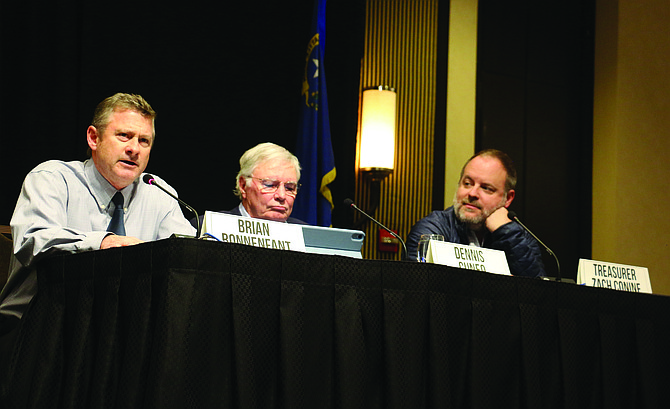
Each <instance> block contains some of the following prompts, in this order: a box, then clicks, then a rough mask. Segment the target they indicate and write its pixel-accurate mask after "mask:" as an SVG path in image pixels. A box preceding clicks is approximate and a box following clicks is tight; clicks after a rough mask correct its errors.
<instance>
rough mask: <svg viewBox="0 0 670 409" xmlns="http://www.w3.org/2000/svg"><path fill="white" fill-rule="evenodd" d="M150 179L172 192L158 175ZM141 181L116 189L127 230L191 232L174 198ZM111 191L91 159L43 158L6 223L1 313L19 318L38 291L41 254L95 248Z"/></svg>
mask: <svg viewBox="0 0 670 409" xmlns="http://www.w3.org/2000/svg"><path fill="white" fill-rule="evenodd" d="M154 178H155V179H156V181H157V182H158V183H159V184H160V185H161V186H162V187H164V188H165V189H166V190H168V191H170V192H171V193H173V194H174V195H176V194H177V192H176V191H175V190H174V189H173V188H172V187H170V186H169V185H168V184H167V183H165V182H164V181H163V180H162V179H160V178H158V177H156V176H154ZM141 179H142V178H141V177H140V178H139V179H138V180H136V181H135V182H133V183H132V184H130V185H129V186H127V187H126V188H124V189H122V190H121V193H122V194H123V197H124V210H125V218H124V223H125V226H126V234H127V235H128V236H133V237H137V238H138V239H140V240H144V241H152V240H159V239H163V238H167V237H170V235H172V234H173V233H177V234H183V235H191V236H195V229H194V228H193V226H191V224H190V223H189V222H188V220H186V218H185V217H184V215H183V213H182V211H181V208H180V207H179V204H178V203H177V201H176V200H174V199H173V198H172V197H170V196H169V195H167V194H165V192H163V191H161V190H160V189H158V188H157V187H155V186H151V185H147V184H145V183H142V182H141ZM115 193H116V189H115V188H114V187H113V186H112V185H111V184H110V183H109V182H108V181H107V180H106V179H105V178H104V177H103V176H102V175H101V174H100V173H99V172H98V170H97V169H96V167H95V164H94V163H93V161H92V160H91V159H89V160H87V161H85V162H62V161H55V160H54V161H48V162H44V163H42V164H40V165H38V166H37V167H36V168H35V169H33V170H32V171H31V172H30V173H29V174H28V175H27V176H26V178H25V181H24V182H23V187H22V189H21V194H20V196H19V199H18V201H17V203H16V208H15V209H14V214H13V216H12V220H11V222H10V225H11V227H12V237H13V238H14V257H13V258H12V260H11V263H10V271H9V279H8V281H7V285H5V288H4V289H3V290H2V293H0V300H2V304H1V305H0V313H2V314H10V315H15V316H17V317H21V315H22V314H23V311H24V310H25V308H26V307H27V305H28V303H29V302H30V300H31V299H32V297H33V296H34V295H35V293H36V292H37V276H36V273H35V271H34V268H33V265H34V263H35V262H36V261H37V260H39V258H41V257H42V256H44V255H46V254H50V253H52V252H56V251H59V252H70V253H74V252H81V251H89V250H97V249H99V248H100V244H101V243H102V240H103V239H104V238H105V236H107V235H109V234H111V233H109V232H107V231H106V229H107V226H108V225H109V222H110V220H111V218H112V214H113V211H114V205H113V204H112V203H111V200H112V196H114V194H115Z"/></svg>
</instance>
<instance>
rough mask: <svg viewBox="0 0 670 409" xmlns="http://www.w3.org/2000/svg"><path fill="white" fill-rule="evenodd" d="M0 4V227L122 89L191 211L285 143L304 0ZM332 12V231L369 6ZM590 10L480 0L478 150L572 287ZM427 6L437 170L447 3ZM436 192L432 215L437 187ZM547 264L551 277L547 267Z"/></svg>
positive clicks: (345, 193) (578, 251) (585, 136)
mask: <svg viewBox="0 0 670 409" xmlns="http://www.w3.org/2000/svg"><path fill="white" fill-rule="evenodd" d="M1 1H2V2H1V3H0V95H1V97H0V123H1V124H2V125H1V126H0V136H1V142H0V149H1V153H2V160H3V165H4V171H3V172H0V186H1V187H2V188H1V191H2V194H1V195H0V224H8V223H9V220H10V218H11V213H12V211H13V208H14V204H15V202H16V198H17V195H18V193H19V191H20V187H21V182H22V180H23V177H24V176H25V174H26V173H27V172H28V171H29V170H30V169H32V168H33V167H34V166H35V165H37V164H38V163H40V162H42V161H45V160H48V159H63V160H81V159H84V158H85V156H86V154H85V152H86V141H85V130H86V127H87V126H88V124H89V122H90V118H91V115H92V112H93V109H94V107H95V105H96V104H97V103H98V102H99V101H100V100H102V99H103V98H105V97H107V96H109V95H111V94H113V93H115V92H118V91H123V92H133V93H139V94H142V95H143V96H145V97H146V98H147V99H148V100H149V101H150V102H151V104H152V105H153V106H154V108H155V109H156V110H157V111H158V119H157V122H156V128H157V141H156V145H155V149H154V152H153V155H152V158H151V161H150V163H149V167H148V168H147V171H149V172H153V173H156V174H158V175H160V176H162V177H164V178H165V179H166V180H167V181H168V182H169V183H170V184H171V185H172V186H174V187H175V188H176V189H177V190H178V192H179V193H180V196H181V197H182V199H184V200H185V201H187V202H188V203H190V204H191V205H192V206H193V207H195V208H196V209H197V210H198V211H200V212H202V211H204V210H220V209H228V208H232V207H233V206H235V205H236V203H237V200H236V198H235V197H234V196H233V194H232V192H231V191H232V187H233V185H234V176H235V174H236V172H237V169H238V163H237V160H238V159H239V157H240V155H241V154H242V153H243V152H244V151H245V150H246V149H248V148H249V147H251V146H253V145H255V144H257V143H259V142H264V141H272V142H275V143H278V144H281V145H284V146H286V147H287V148H289V149H291V150H292V149H293V148H294V144H295V138H296V133H297V126H298V106H299V103H300V99H301V97H300V89H301V81H302V72H303V65H304V58H305V50H306V44H307V41H308V39H309V37H310V35H309V26H310V23H311V21H310V20H311V13H312V0H296V1H292V2H281V3H278V2H270V1H262V2H246V3H242V4H237V2H226V3H225V4H222V3H220V2H219V3H214V2H189V3H184V4H180V5H179V6H168V5H164V4H161V5H158V6H155V7H154V6H151V5H148V4H146V3H142V2H133V3H125V2H115V3H113V5H110V4H101V3H95V2H93V3H91V2H82V1H75V0H69V1H64V2H58V3H57V4H48V3H46V4H42V5H40V6H39V7H38V6H34V5H31V4H30V2H11V3H10V2H8V1H7V0H1ZM328 4H329V5H328V22H327V40H326V41H327V45H326V48H327V50H326V56H325V58H326V74H327V80H328V94H329V95H328V97H329V108H330V115H331V128H332V129H331V131H332V140H333V148H334V151H335V162H336V167H337V179H336V180H335V182H334V184H333V185H332V191H333V196H334V202H335V204H336V208H335V210H334V213H333V225H334V226H335V227H349V226H351V213H350V212H349V210H348V209H344V208H343V206H342V205H341V203H342V200H343V199H344V198H346V197H353V196H354V192H355V178H354V160H355V145H356V128H357V109H358V88H359V74H360V60H361V57H362V53H363V41H364V20H365V18H364V14H365V7H364V4H365V1H364V0H337V1H335V0H331V1H330V2H329V3H328ZM594 4H595V2H594V1H593V0H589V1H582V0H569V1H565V2H540V3H538V2H533V1H531V0H524V1H521V2H517V3H514V4H510V3H500V2H497V1H493V0H480V3H479V33H478V43H479V49H478V72H477V83H478V85H477V119H476V121H477V139H476V140H477V142H476V143H477V148H489V147H496V148H500V149H503V150H505V151H507V152H509V153H510V155H511V156H512V157H513V158H514V159H515V161H516V162H517V168H518V169H519V172H520V177H519V180H520V183H519V186H518V189H517V198H516V199H515V201H514V203H513V205H512V207H513V209H514V210H515V211H516V212H517V213H519V215H520V216H521V218H522V219H523V220H524V221H525V223H526V225H527V226H529V227H530V228H531V229H532V230H534V231H535V233H536V234H537V235H538V236H539V237H541V238H542V239H543V240H544V241H545V242H546V243H547V244H548V245H549V247H551V248H552V249H553V250H554V251H555V252H556V253H557V255H558V256H559V258H560V259H561V261H562V270H563V272H564V275H565V276H572V277H574V276H575V275H576V267H577V261H578V259H579V258H580V257H584V258H589V257H590V252H591V155H592V142H591V141H592V100H593V36H594V34H593V27H594V15H595V6H594ZM439 11H440V14H439V21H440V27H439V43H438V46H439V47H438V48H439V51H438V53H439V55H438V59H437V63H438V67H437V68H438V98H439V100H438V101H437V105H436V106H437V108H436V124H435V130H436V141H438V142H437V143H436V149H435V158H434V159H435V160H434V164H435V166H436V169H440V170H439V171H437V172H436V174H437V175H441V174H442V170H441V168H442V167H443V166H444V156H443V154H442V152H444V144H443V139H444V129H445V121H446V119H445V109H444V102H445V98H446V91H447V90H446V53H447V51H448V50H447V46H446V44H447V42H446V41H447V34H448V12H449V8H448V7H447V6H445V5H444V4H442V5H441V6H440V8H439ZM435 183H436V188H435V192H434V200H433V203H434V207H435V208H439V207H441V206H439V205H435V203H441V202H442V197H443V194H444V189H441V185H442V184H443V183H444V180H443V178H442V179H441V178H440V177H438V178H437V179H436V180H435ZM445 188H446V189H449V190H450V191H451V189H452V187H450V186H447V187H445ZM449 194H451V193H449ZM545 263H546V264H547V270H548V272H549V273H550V274H554V273H555V267H554V261H553V259H550V258H547V259H545Z"/></svg>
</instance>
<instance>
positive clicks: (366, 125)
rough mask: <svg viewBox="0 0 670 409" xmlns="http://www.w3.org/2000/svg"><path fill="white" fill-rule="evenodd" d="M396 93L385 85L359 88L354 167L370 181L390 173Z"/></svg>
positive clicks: (382, 177)
mask: <svg viewBox="0 0 670 409" xmlns="http://www.w3.org/2000/svg"><path fill="white" fill-rule="evenodd" d="M395 125H396V92H395V89H393V88H391V87H389V86H383V85H380V86H378V87H374V88H370V89H366V90H364V91H363V97H362V99H361V134H360V142H359V143H360V145H359V162H358V168H359V169H360V170H361V171H363V173H364V175H365V176H366V178H368V179H370V180H372V181H373V182H379V181H381V180H383V179H385V178H386V177H387V176H389V175H390V174H391V173H392V172H393V160H394V156H395V128H396V126H395Z"/></svg>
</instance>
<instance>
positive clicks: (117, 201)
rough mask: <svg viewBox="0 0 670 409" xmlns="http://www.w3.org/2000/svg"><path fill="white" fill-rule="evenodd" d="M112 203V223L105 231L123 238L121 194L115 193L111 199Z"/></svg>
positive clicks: (124, 232) (124, 231) (124, 230)
mask: <svg viewBox="0 0 670 409" xmlns="http://www.w3.org/2000/svg"><path fill="white" fill-rule="evenodd" d="M112 202H113V203H114V214H113V215H112V221H111V222H109V226H107V231H111V232H112V233H114V234H117V235H119V236H125V235H126V228H125V227H124V226H123V195H122V194H121V192H116V194H115V195H114V197H112Z"/></svg>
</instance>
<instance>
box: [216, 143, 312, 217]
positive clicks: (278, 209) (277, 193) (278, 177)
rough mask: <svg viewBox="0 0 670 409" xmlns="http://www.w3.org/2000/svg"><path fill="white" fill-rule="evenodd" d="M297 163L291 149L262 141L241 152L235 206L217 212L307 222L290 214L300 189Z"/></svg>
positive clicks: (235, 190) (298, 165)
mask: <svg viewBox="0 0 670 409" xmlns="http://www.w3.org/2000/svg"><path fill="white" fill-rule="evenodd" d="M299 181H300V162H299V161H298V158H296V157H295V156H294V155H293V154H292V153H291V152H289V151H288V150H286V149H285V148H283V147H281V146H279V145H275V144H274V143H270V142H265V143H261V144H258V145H256V146H254V147H253V148H251V149H249V150H248V151H246V152H244V154H243V155H242V157H241V158H240V171H239V172H238V173H237V176H236V177H235V189H234V193H235V195H236V196H237V197H239V198H240V204H239V206H237V207H235V208H234V209H232V210H227V211H222V212H221V213H228V214H234V215H237V216H247V217H254V218H257V219H265V220H273V221H277V222H287V223H294V224H307V223H305V222H304V221H302V220H299V219H296V218H293V217H290V216H291V212H292V211H293V202H294V201H295V197H296V195H297V194H298V190H299V189H300V184H299V183H298V182H299Z"/></svg>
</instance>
